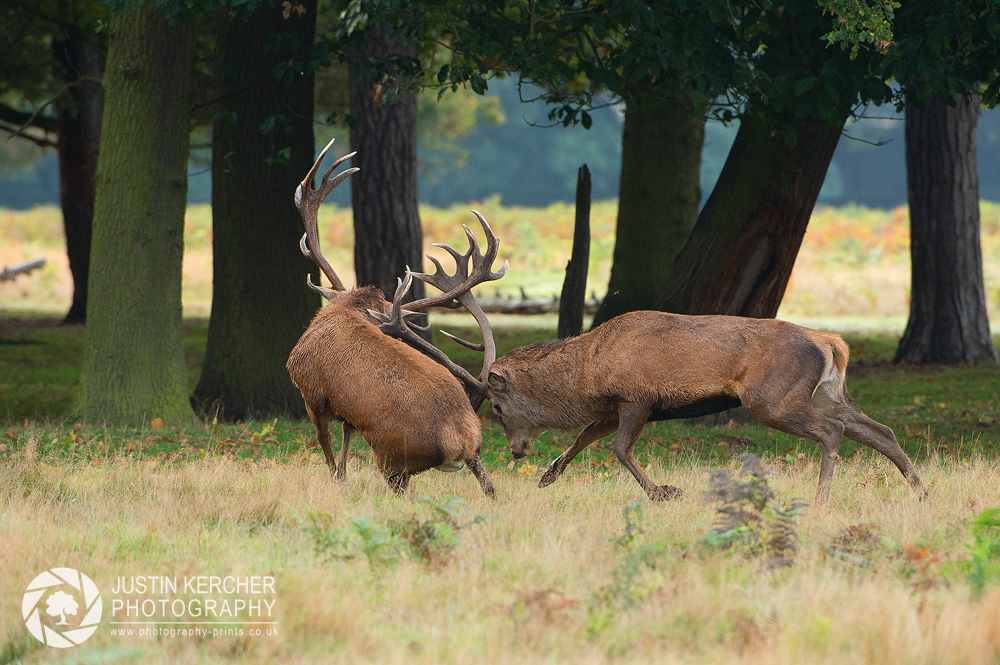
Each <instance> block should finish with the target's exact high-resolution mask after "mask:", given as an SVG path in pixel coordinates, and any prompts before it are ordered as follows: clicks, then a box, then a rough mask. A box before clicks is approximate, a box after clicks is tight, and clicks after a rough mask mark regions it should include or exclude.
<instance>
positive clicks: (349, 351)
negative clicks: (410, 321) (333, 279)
mask: <svg viewBox="0 0 1000 665" xmlns="http://www.w3.org/2000/svg"><path fill="white" fill-rule="evenodd" d="M387 307H388V303H387V302H386V300H385V298H384V297H383V296H382V293H381V291H379V290H378V289H377V288H375V287H363V288H359V289H355V290H353V291H344V292H341V294H340V295H338V296H336V297H335V298H333V299H332V300H331V301H330V302H329V304H327V305H326V306H325V307H323V309H321V310H320V311H319V313H318V314H317V315H316V317H315V318H314V319H313V321H312V323H311V324H310V326H309V328H308V329H307V330H306V332H305V333H304V334H303V335H302V337H301V339H299V342H298V343H297V344H296V345H295V348H294V349H293V350H292V353H291V355H290V356H289V358H288V363H287V367H288V373H289V375H290V376H291V378H292V382H293V383H294V384H295V385H296V387H298V389H299V390H300V391H301V392H302V398H303V400H304V401H305V405H306V410H307V411H308V412H309V417H310V419H312V421H313V423H314V424H315V425H316V432H317V437H318V439H319V443H320V446H322V448H323V454H324V455H325V456H326V459H327V463H328V464H329V465H330V468H331V470H332V471H333V472H334V477H337V478H342V477H344V474H345V473H346V462H347V449H348V443H349V439H350V437H351V434H353V431H354V430H357V431H358V432H359V433H360V434H361V436H362V438H364V440H365V441H367V442H368V445H370V446H371V448H372V454H373V455H374V457H375V465H376V466H377V467H378V470H379V471H380V472H381V473H382V475H383V476H385V478H386V480H387V481H388V482H389V484H390V486H392V487H393V488H394V489H395V490H397V491H402V489H404V488H405V487H406V485H407V482H408V480H409V477H410V476H412V475H415V474H417V473H421V472H423V471H426V470H428V469H432V468H440V469H441V470H443V471H455V470H458V469H461V468H462V463H463V462H464V463H465V464H468V465H469V468H470V470H471V471H472V472H473V474H475V475H476V478H477V479H478V480H479V483H480V485H481V486H482V488H483V491H484V492H485V493H486V494H487V495H488V496H494V495H495V492H494V489H493V485H492V483H491V482H490V480H489V477H488V476H487V475H486V474H485V471H484V470H483V467H482V462H481V461H480V458H479V453H480V448H481V446H482V441H483V431H482V424H481V423H480V421H479V418H478V417H477V416H476V414H475V412H474V411H473V410H472V407H471V405H470V404H469V398H468V397H467V396H466V394H465V390H464V389H463V388H462V385H461V384H460V383H459V382H458V380H457V379H455V377H454V376H452V375H451V373H450V372H449V371H448V370H447V369H445V368H444V367H442V366H441V365H440V364H438V363H437V362H435V361H433V360H431V359H430V358H428V357H427V356H425V355H424V354H422V353H420V352H419V351H417V350H415V349H413V348H411V347H410V346H408V345H407V344H405V343H404V342H401V341H399V340H397V339H394V338H392V337H389V336H387V335H386V334H384V333H383V332H382V331H380V330H379V329H378V327H377V326H376V325H375V323H374V320H373V319H372V317H371V316H370V315H369V314H368V310H369V309H371V310H374V311H380V312H384V311H386V308H387ZM330 420H343V421H344V426H343V428H344V439H343V444H342V447H341V451H340V457H339V460H337V462H336V465H334V459H333V450H332V448H331V445H330V433H329V428H328V423H329V421H330Z"/></svg>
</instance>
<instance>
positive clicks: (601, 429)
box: [538, 420, 618, 487]
mask: <svg viewBox="0 0 1000 665" xmlns="http://www.w3.org/2000/svg"><path fill="white" fill-rule="evenodd" d="M616 429H618V423H617V422H614V421H610V420H609V421H602V422H596V423H590V424H589V425H587V426H586V427H585V428H584V429H583V431H582V432H580V436H578V437H576V441H574V442H573V445H572V446H571V447H570V448H568V449H566V450H565V451H564V452H563V454H562V455H560V456H559V457H557V458H555V459H554V460H552V464H550V465H549V468H548V469H547V470H546V471H545V473H544V474H543V475H542V479H541V480H540V481H539V482H538V486H539V487H548V486H549V485H551V484H552V483H554V482H555V481H556V480H557V479H558V478H559V476H561V475H562V474H563V471H565V470H566V467H567V466H569V463H570V462H572V461H573V458H574V457H576V456H577V455H579V454H580V453H581V452H582V451H583V449H584V448H586V447H587V446H589V445H590V444H592V443H593V442H594V441H597V440H598V439H600V438H601V437H604V436H607V435H608V434H611V433H612V432H614V431H615V430H616Z"/></svg>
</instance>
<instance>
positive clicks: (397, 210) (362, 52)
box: [348, 23, 424, 300]
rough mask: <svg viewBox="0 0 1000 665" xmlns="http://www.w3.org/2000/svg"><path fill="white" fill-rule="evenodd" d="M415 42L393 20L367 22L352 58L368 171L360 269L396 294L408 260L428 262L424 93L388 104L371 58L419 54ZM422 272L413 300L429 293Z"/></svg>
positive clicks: (360, 206) (355, 189)
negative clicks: (421, 167) (422, 191)
mask: <svg viewBox="0 0 1000 665" xmlns="http://www.w3.org/2000/svg"><path fill="white" fill-rule="evenodd" d="M415 52H416V51H415V47H414V45H413V43H412V42H411V43H403V42H402V41H400V40H394V39H393V37H392V27H391V26H390V25H388V24H386V23H382V24H379V25H377V26H373V27H371V28H369V29H368V30H366V31H365V32H364V34H363V36H362V43H361V44H359V45H358V46H357V47H356V48H355V50H354V52H353V53H352V54H351V57H350V59H349V62H348V72H349V79H350V105H351V116H352V117H353V119H354V122H353V124H352V126H351V149H352V150H357V152H358V156H357V157H355V158H354V162H353V163H354V165H355V166H357V167H359V168H360V169H361V171H360V172H359V173H357V174H355V175H353V176H351V206H352V208H353V212H354V270H355V273H356V275H357V283H358V284H359V285H362V284H374V285H375V286H378V287H380V288H381V289H382V291H383V292H385V294H386V296H387V297H389V298H391V297H392V294H393V293H394V292H395V290H396V278H397V277H402V276H403V274H404V273H405V272H406V266H410V267H411V268H412V269H413V270H420V269H421V267H422V266H423V256H422V252H423V248H422V244H423V236H422V234H421V231H420V212H419V209H418V207H417V98H416V95H415V94H414V93H413V92H402V93H400V95H399V97H398V98H397V99H396V100H395V101H394V102H393V103H392V104H383V103H382V97H381V92H380V90H381V85H380V84H377V83H376V82H375V81H373V80H372V76H371V67H370V65H371V63H373V62H376V61H378V60H379V59H381V58H385V57H386V56H388V55H390V54H399V55H404V56H413V55H414V54H415ZM423 292H424V288H423V282H421V281H420V280H414V284H413V288H412V289H411V290H410V294H409V296H408V298H407V299H408V300H412V299H415V298H419V297H422V296H423Z"/></svg>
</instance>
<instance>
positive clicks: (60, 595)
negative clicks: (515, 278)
mask: <svg viewBox="0 0 1000 665" xmlns="http://www.w3.org/2000/svg"><path fill="white" fill-rule="evenodd" d="M43 598H44V600H45V602H44V603H42V599H43ZM81 601H82V602H81ZM81 610H82V611H81ZM101 612H102V605H101V593H100V591H98V590H97V585H96V584H94V582H93V580H91V579H90V578H89V577H87V576H86V575H84V574H83V573H81V572H79V571H76V570H73V569H72V568H53V569H51V570H47V571H45V572H44V573H42V574H41V575H39V576H38V577H36V578H35V579H33V580H31V584H29V585H28V589H27V591H25V593H24V599H23V600H22V601H21V613H22V615H23V616H24V624H25V625H26V626H27V627H28V632H29V633H31V634H32V635H33V636H34V637H35V639H37V640H38V641H39V642H41V643H42V644H47V645H49V646H50V647H57V648H59V649H65V648H67V647H73V646H76V645H77V644H80V643H81V642H83V641H84V640H86V639H87V638H88V637H90V636H91V635H93V634H94V631H95V630H97V626H98V625H99V624H100V623H101ZM81 614H82V615H83V619H81V620H79V621H77V620H76V619H74V620H69V619H68V617H79V616H80V615H81ZM47 617H52V618H51V619H50V618H47ZM56 619H58V621H56Z"/></svg>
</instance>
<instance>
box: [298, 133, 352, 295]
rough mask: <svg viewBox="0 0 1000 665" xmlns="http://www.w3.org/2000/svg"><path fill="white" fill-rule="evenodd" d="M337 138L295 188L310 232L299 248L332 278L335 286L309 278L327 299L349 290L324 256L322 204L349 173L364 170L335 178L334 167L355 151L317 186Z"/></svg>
mask: <svg viewBox="0 0 1000 665" xmlns="http://www.w3.org/2000/svg"><path fill="white" fill-rule="evenodd" d="M335 140H336V139H331V140H330V142H329V143H327V144H326V147H325V148H323V152H321V153H319V157H317V158H316V161H315V162H314V163H313V165H312V168H311V169H309V173H307V174H306V177H305V178H303V179H302V183H301V184H300V185H299V186H298V187H297V188H296V189H295V207H296V208H298V209H299V214H300V215H302V222H303V224H305V227H306V232H305V234H304V235H303V236H302V240H300V241H299V248H300V249H301V250H302V254H304V255H305V257H306V258H307V259H309V260H311V261H312V262H313V263H315V264H316V265H318V266H319V268H320V270H322V271H323V274H325V275H326V277H327V279H329V280H330V283H331V284H332V285H333V288H332V289H328V288H325V287H322V286H317V285H316V284H313V283H312V276H311V275H310V276H307V277H306V284H308V285H309V288H311V289H312V290H313V291H317V292H318V293H320V294H322V295H323V297H324V298H326V299H327V300H330V299H331V298H333V297H335V295H336V293H337V292H338V291H345V290H346V289H345V288H344V283H343V282H342V281H340V277H338V276H337V273H336V272H335V271H334V270H333V268H332V267H330V264H329V262H327V260H326V257H324V256H323V253H322V252H321V251H320V249H319V231H318V230H317V228H316V216H317V214H318V213H319V207H320V205H322V203H323V201H324V199H326V197H327V196H328V195H329V194H330V192H332V191H333V190H334V189H336V188H337V185H339V184H340V183H342V182H343V181H344V180H346V179H347V177H348V176H350V175H352V174H354V173H357V172H358V171H360V170H361V169H358V168H356V167H352V168H349V169H347V170H346V171H342V172H340V173H338V174H337V175H335V176H334V177H333V178H331V177H330V174H331V173H333V171H334V169H336V168H337V167H338V166H340V165H341V164H343V163H344V162H346V161H347V160H348V159H350V158H351V157H353V156H354V155H356V154H357V153H356V152H352V153H350V154H347V155H344V156H343V157H341V158H340V159H338V160H337V161H335V162H334V163H333V164H332V165H331V166H330V168H328V169H327V170H326V173H324V174H323V177H322V178H321V179H320V183H319V188H317V187H316V185H315V177H316V172H317V171H318V170H319V165H320V164H321V163H322V162H323V158H324V157H326V153H327V151H328V150H330V148H332V147H333V142H334V141H335Z"/></svg>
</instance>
